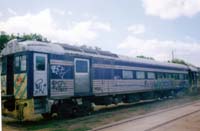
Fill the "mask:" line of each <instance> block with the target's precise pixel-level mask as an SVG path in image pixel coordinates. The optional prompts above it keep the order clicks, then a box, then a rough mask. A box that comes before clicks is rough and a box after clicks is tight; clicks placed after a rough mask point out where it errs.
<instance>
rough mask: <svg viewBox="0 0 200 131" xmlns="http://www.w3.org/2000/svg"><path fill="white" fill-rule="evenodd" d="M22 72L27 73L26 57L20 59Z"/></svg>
mask: <svg viewBox="0 0 200 131" xmlns="http://www.w3.org/2000/svg"><path fill="white" fill-rule="evenodd" d="M20 71H26V56H25V55H23V56H21V58H20Z"/></svg>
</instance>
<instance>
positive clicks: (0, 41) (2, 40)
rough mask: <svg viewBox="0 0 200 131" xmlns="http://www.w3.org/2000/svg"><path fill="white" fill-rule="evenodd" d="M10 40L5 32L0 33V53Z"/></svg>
mask: <svg viewBox="0 0 200 131" xmlns="http://www.w3.org/2000/svg"><path fill="white" fill-rule="evenodd" d="M9 40H10V36H9V35H7V34H6V33H5V32H3V31H1V32H0V51H1V50H2V49H3V48H4V47H5V45H6V43H7V42H8V41H9Z"/></svg>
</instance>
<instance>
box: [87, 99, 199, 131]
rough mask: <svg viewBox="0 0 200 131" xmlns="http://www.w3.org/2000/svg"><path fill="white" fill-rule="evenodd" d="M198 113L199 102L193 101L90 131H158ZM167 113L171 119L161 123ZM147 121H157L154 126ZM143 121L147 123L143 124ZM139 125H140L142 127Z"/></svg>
mask: <svg viewBox="0 0 200 131" xmlns="http://www.w3.org/2000/svg"><path fill="white" fill-rule="evenodd" d="M188 110H189V111H188ZM179 111H180V112H179ZM181 111H182V112H181ZM198 112H200V101H199V100H198V101H195V102H191V103H187V104H183V105H180V106H175V107H172V108H169V109H165V110H160V111H157V112H153V113H149V114H146V115H141V116H137V117H133V118H129V119H125V120H122V121H119V122H115V123H112V124H108V125H104V126H101V127H98V128H95V129H92V130H91V131H107V130H109V131H117V130H121V129H122V128H121V127H123V129H124V130H126V131H129V130H137V131H140V130H142V131H152V130H155V129H158V128H160V127H162V126H164V125H167V124H169V123H172V122H174V121H177V120H179V119H182V118H184V117H187V116H190V115H192V114H195V113H198ZM167 113H168V114H171V115H172V117H171V118H169V119H166V120H163V121H162V119H165V118H164V115H163V116H162V114H167ZM180 113H181V114H180ZM159 116H160V119H161V121H159V119H158V118H159ZM152 118H157V119H158V120H155V119H152ZM148 119H149V120H151V119H152V121H155V122H156V121H157V123H156V124H155V123H153V122H148V121H147V120H148ZM143 120H144V121H143ZM145 120H146V122H147V123H145ZM142 121H143V123H142ZM139 123H140V124H142V126H141V125H140V124H139ZM134 124H135V127H134ZM145 124H147V126H145ZM126 127H129V128H127V129H126ZM131 127H132V128H131ZM133 128H134V129H133Z"/></svg>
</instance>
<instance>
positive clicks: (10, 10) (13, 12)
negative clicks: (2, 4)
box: [7, 8, 17, 15]
mask: <svg viewBox="0 0 200 131" xmlns="http://www.w3.org/2000/svg"><path fill="white" fill-rule="evenodd" d="M7 10H8V13H10V14H11V15H17V12H16V11H14V10H13V9H11V8H8V9H7Z"/></svg>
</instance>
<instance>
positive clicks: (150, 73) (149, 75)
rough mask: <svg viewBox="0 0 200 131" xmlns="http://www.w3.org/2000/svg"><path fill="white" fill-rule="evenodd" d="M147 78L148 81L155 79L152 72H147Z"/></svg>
mask: <svg viewBox="0 0 200 131" xmlns="http://www.w3.org/2000/svg"><path fill="white" fill-rule="evenodd" d="M147 78H148V79H155V78H156V75H155V73H153V72H147Z"/></svg>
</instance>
